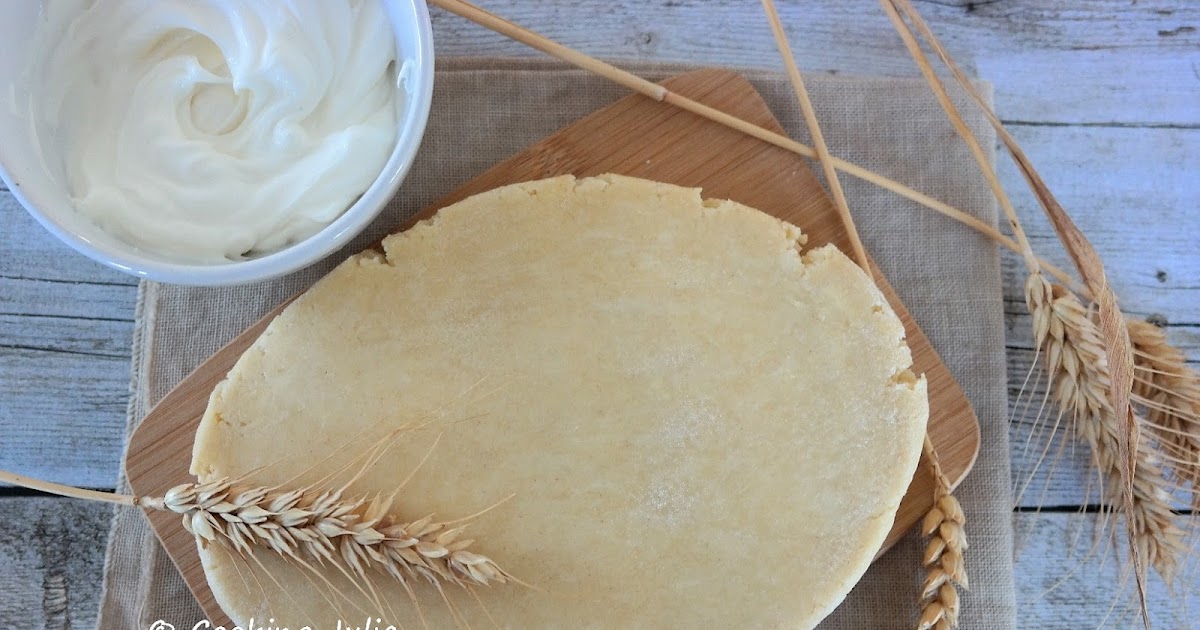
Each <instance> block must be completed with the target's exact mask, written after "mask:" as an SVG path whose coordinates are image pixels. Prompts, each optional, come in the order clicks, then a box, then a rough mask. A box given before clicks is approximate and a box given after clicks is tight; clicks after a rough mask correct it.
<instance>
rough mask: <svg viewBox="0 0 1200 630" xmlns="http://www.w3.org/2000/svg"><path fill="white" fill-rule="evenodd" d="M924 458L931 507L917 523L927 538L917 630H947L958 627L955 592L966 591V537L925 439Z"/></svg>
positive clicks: (959, 509) (958, 509) (958, 510)
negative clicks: (929, 467) (931, 481)
mask: <svg viewBox="0 0 1200 630" xmlns="http://www.w3.org/2000/svg"><path fill="white" fill-rule="evenodd" d="M925 456H926V458H927V459H929V461H930V464H931V465H932V468H933V476H934V480H935V484H934V495H933V507H932V508H931V509H930V510H929V512H928V513H927V514H926V515H925V518H924V519H923V520H922V521H921V534H922V535H924V536H928V537H929V543H928V544H927V545H926V546H925V554H924V556H923V557H922V559H921V564H922V565H923V566H924V567H925V583H924V586H923V587H922V588H921V596H920V603H921V614H920V616H919V617H918V618H917V630H949V629H951V628H957V627H958V613H959V607H960V605H959V597H958V588H959V587H961V588H963V589H966V588H968V585H967V570H966V562H965V561H964V560H963V554H964V552H966V550H967V534H966V529H965V528H964V526H965V525H966V522H967V517H966V515H965V514H963V510H962V506H961V505H960V504H959V503H958V499H956V498H954V495H952V494H951V493H950V481H949V480H948V479H946V475H945V474H944V473H943V472H942V467H941V465H940V464H938V461H939V460H938V458H937V451H936V450H934V448H933V442H931V441H930V440H929V436H928V435H926V436H925Z"/></svg>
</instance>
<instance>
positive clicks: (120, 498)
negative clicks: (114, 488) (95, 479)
mask: <svg viewBox="0 0 1200 630" xmlns="http://www.w3.org/2000/svg"><path fill="white" fill-rule="evenodd" d="M0 483H10V484H12V485H14V486H21V487H22V488H29V489H30V490H38V491H40V492H46V493H49V494H57V495H58V496H62V497H71V498H74V499H84V500H87V501H101V502H104V503H116V504H117V505H130V506H132V505H136V501H137V498H136V497H134V496H132V495H128V494H117V493H114V492H102V491H99V490H85V489H83V488H76V487H74V486H64V485H62V484H59V483H53V482H50V481H42V480H41V479H34V478H32V477H26V476H25V475H18V474H17V473H13V472H8V471H6V470H0Z"/></svg>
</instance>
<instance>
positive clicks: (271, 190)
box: [31, 0, 399, 263]
mask: <svg viewBox="0 0 1200 630" xmlns="http://www.w3.org/2000/svg"><path fill="white" fill-rule="evenodd" d="M45 18H46V19H45V22H44V23H43V25H42V30H43V32H42V33H39V34H38V37H37V38H36V40H35V43H36V44H37V45H39V46H40V47H41V50H40V51H39V63H38V64H37V67H35V68H34V86H33V93H32V95H31V98H32V99H33V106H34V107H33V111H35V112H37V116H38V117H39V119H38V120H37V121H35V133H36V134H37V135H38V138H39V143H40V145H41V148H42V152H43V154H44V157H45V158H46V161H47V165H48V166H49V167H50V168H52V169H55V170H58V169H61V176H62V177H63V178H64V180H65V183H66V185H67V188H68V189H69V191H70V194H71V197H72V200H73V202H74V203H75V205H76V207H77V208H78V210H79V211H80V212H82V213H84V214H86V215H87V216H89V217H90V218H91V219H92V220H94V221H95V222H96V223H98V224H99V225H100V226H101V227H103V228H104V229H105V230H106V231H108V232H110V233H112V234H114V235H116V236H118V237H119V238H121V239H123V240H126V241H128V242H130V243H132V244H134V245H136V246H137V247H139V248H141V249H143V250H145V251H147V252H150V253H154V254H158V255H161V256H164V257H166V258H168V259H171V260H174V261H179V262H199V263H219V262H223V261H231V260H241V259H244V258H247V257H254V256H256V255H260V254H263V253H268V252H271V251H275V250H278V249H280V248H283V247H286V246H287V245H289V244H291V243H294V242H297V241H300V240H303V239H305V238H307V237H309V236H311V235H313V234H314V233H316V232H317V231H319V230H320V229H321V228H323V227H325V226H327V225H329V224H330V223H331V222H332V221H333V220H334V219H336V218H337V217H338V216H339V215H340V214H341V213H342V212H344V211H345V210H346V208H347V207H349V206H350V205H351V204H353V202H354V201H355V200H356V199H357V197H358V196H359V195H361V194H362V193H363V192H364V191H365V190H366V189H367V188H368V187H369V186H370V185H371V183H372V182H374V180H375V179H376V178H377V177H378V176H379V173H380V171H381V170H382V168H383V166H384V164H385V163H386V162H387V160H388V157H389V155H390V154H391V151H392V148H393V146H394V144H395V141H396V120H397V111H398V107H399V104H398V102H397V101H398V96H397V92H398V91H397V89H396V87H395V77H396V47H395V43H394V40H393V35H392V31H391V28H390V24H389V22H388V18H387V16H386V14H385V12H384V9H383V7H382V5H381V3H380V1H379V0H290V1H289V2H274V1H262V0H94V1H92V2H78V1H73V2H66V3H62V2H50V3H48V4H47V8H46V16H45Z"/></svg>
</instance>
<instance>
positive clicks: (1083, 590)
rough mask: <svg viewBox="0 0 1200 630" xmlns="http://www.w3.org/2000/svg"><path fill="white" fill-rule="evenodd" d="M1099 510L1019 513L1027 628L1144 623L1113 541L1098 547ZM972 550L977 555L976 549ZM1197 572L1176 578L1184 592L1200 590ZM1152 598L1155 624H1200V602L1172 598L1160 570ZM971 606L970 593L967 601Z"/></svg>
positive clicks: (1020, 589)
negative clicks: (1199, 618)
mask: <svg viewBox="0 0 1200 630" xmlns="http://www.w3.org/2000/svg"><path fill="white" fill-rule="evenodd" d="M1100 523H1102V521H1101V519H1100V518H1099V517H1098V515H1096V514H1075V513H1065V514H1063V513H1058V514H1048V513H1042V514H1036V513H1019V514H1015V515H1014V517H1013V524H1014V528H1015V535H1016V540H1015V545H1016V548H1015V552H1014V564H1015V566H1014V572H1015V575H1016V578H1017V579H1016V589H1017V592H1016V596H1017V619H1018V624H1019V627H1021V628H1038V629H1039V630H1077V629H1079V628H1100V627H1104V628H1140V627H1141V617H1140V613H1139V612H1138V610H1137V608H1136V606H1135V604H1134V600H1133V599H1132V596H1131V595H1132V593H1133V585H1132V582H1131V581H1126V582H1125V584H1126V588H1125V590H1124V591H1123V593H1124V595H1123V596H1122V595H1120V594H1119V592H1118V589H1119V588H1120V585H1121V584H1122V578H1123V576H1122V572H1121V570H1120V568H1119V567H1118V565H1117V563H1116V562H1115V561H1114V559H1113V556H1112V554H1111V553H1108V552H1107V551H1106V550H1108V549H1111V546H1109V545H1108V544H1107V539H1102V540H1101V547H1100V548H1099V549H1098V550H1096V551H1092V547H1093V542H1094V541H1095V540H1096V539H1097V533H1098V532H1100V531H1111V529H1108V528H1110V526H1108V525H1105V526H1103V527H1105V528H1106V529H1104V530H1101V526H1100V525H1099V524H1100ZM967 553H970V551H968V552H967ZM1194 569H1195V562H1194V560H1193V563H1192V566H1191V567H1190V571H1191V572H1189V573H1184V574H1183V575H1182V576H1181V578H1180V579H1179V580H1178V581H1177V583H1176V588H1177V592H1178V593H1179V594H1180V595H1189V594H1190V595H1191V596H1192V599H1194V598H1195V596H1196V595H1197V594H1200V577H1198V576H1197V574H1196V573H1195V572H1194ZM1147 599H1148V602H1149V608H1150V611H1151V619H1152V621H1153V622H1154V627H1155V628H1180V629H1187V628H1195V627H1196V626H1195V623H1196V622H1195V620H1196V618H1197V617H1196V610H1195V604H1194V603H1192V605H1191V606H1192V607H1191V608H1189V607H1188V606H1187V603H1188V600H1187V599H1184V598H1179V597H1172V594H1171V593H1170V592H1169V590H1168V589H1167V588H1166V586H1165V585H1164V584H1163V582H1162V580H1160V579H1159V578H1158V577H1157V576H1152V577H1151V579H1150V582H1149V588H1148V592H1147ZM970 605H971V596H970V593H968V594H966V596H965V597H964V599H963V606H970Z"/></svg>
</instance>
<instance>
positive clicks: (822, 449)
mask: <svg viewBox="0 0 1200 630" xmlns="http://www.w3.org/2000/svg"><path fill="white" fill-rule="evenodd" d="M803 240H804V239H803V236H802V234H801V232H800V230H799V229H798V228H796V227H795V226H792V225H789V224H787V223H784V222H781V221H779V220H777V219H775V218H772V217H770V216H768V215H766V214H764V213H762V212H759V211H757V210H754V209H751V208H747V207H745V206H742V205H740V204H737V203H734V202H730V201H713V200H702V199H701V196H700V191H699V190H694V189H686V188H680V187H676V186H671V185H667V184H660V183H655V182H650V181H645V180H639V179H632V178H628V177H621V176H615V175H606V176H601V177H593V178H587V179H575V178H573V177H570V176H566V177H557V178H552V179H547V180H542V181H536V182H529V183H523V184H517V185H512V186H506V187H503V188H499V189H496V190H492V191H490V192H486V193H483V194H480V195H477V196H475V197H472V198H470V199H467V200H465V201H462V202H460V203H457V204H454V205H453V206H450V207H447V208H445V209H443V210H441V211H440V212H439V213H438V214H437V215H436V216H435V217H434V218H433V219H431V220H429V221H426V222H424V223H421V224H419V225H417V226H415V227H413V228H412V229H410V230H408V231H406V232H403V233H400V234H396V235H393V236H391V237H389V238H388V239H386V240H385V241H384V243H383V247H382V251H381V252H368V253H365V254H362V255H358V256H355V257H353V258H351V259H349V260H348V261H346V262H345V263H343V264H342V265H341V266H339V267H338V268H337V269H335V270H334V271H333V272H332V273H330V274H329V275H328V276H327V277H326V278H324V279H323V280H321V281H320V282H318V283H317V284H316V285H315V286H314V287H313V288H312V289H310V290H309V291H308V292H307V293H305V294H304V295H303V296H302V297H300V298H299V299H297V300H296V301H295V302H294V303H293V304H291V305H290V306H289V307H288V308H287V309H286V310H285V311H284V312H283V313H282V314H281V315H280V316H279V317H278V318H276V319H275V320H274V322H273V323H272V324H271V325H270V327H269V328H268V329H267V330H266V332H264V333H263V335H262V336H261V337H260V338H259V339H258V341H257V342H255V343H254V345H253V346H252V347H251V348H250V349H249V350H247V351H246V353H245V354H244V355H243V356H242V357H241V359H240V360H239V361H238V363H237V365H236V366H235V367H234V368H233V370H232V371H231V372H230V373H229V376H228V378H227V379H226V380H225V381H224V382H222V383H221V384H220V385H219V386H218V387H217V388H216V390H215V391H214V392H213V394H212V398H211V402H210V405H209V408H208V411H207V413H206V414H205V416H204V419H203V421H202V423H201V425H200V428H199V431H198V433H197V435H196V445H195V451H194V455H193V462H192V470H193V472H194V473H195V474H196V475H198V476H199V477H200V478H201V479H202V480H209V479H212V478H215V477H220V476H226V475H236V474H240V473H244V472H246V471H249V470H252V469H255V468H257V467H260V466H266V465H268V464H270V466H268V467H267V468H265V469H263V470H262V471H260V472H258V473H256V474H255V477H254V479H255V481H256V482H259V483H267V484H273V483H281V482H284V481H287V480H289V479H290V478H292V477H293V476H295V475H297V474H301V477H300V479H301V480H310V481H311V480H314V479H316V478H317V477H320V476H322V475H323V474H324V473H326V472H329V471H332V470H334V469H336V468H338V467H340V466H342V465H343V464H344V463H346V462H347V461H348V460H350V459H352V458H353V456H354V455H356V454H358V453H359V452H361V451H363V450H365V449H366V448H367V447H369V446H370V445H372V444H374V443H375V442H376V441H377V440H378V439H379V438H380V436H382V435H383V434H385V433H386V432H387V431H388V430H390V429H391V428H393V427H396V426H401V425H404V424H406V423H407V424H409V425H411V426H414V427H415V426H421V428H419V429H413V430H411V431H409V432H407V433H405V434H404V436H403V438H402V439H401V440H400V441H399V443H398V445H397V446H396V447H395V448H393V449H391V450H389V451H388V452H387V455H386V456H385V457H384V458H383V460H382V461H381V462H380V463H379V464H378V465H377V466H375V467H374V468H373V469H371V470H370V471H369V472H368V474H367V475H365V476H364V477H363V478H362V479H361V480H360V481H359V482H357V483H356V484H355V486H354V489H355V491H357V492H362V493H375V492H385V493H386V492H390V491H392V490H394V489H395V488H396V487H397V486H398V485H399V484H400V483H401V482H402V481H403V480H404V479H405V478H406V477H408V476H409V474H410V472H411V471H412V470H413V469H414V468H416V467H417V464H418V463H419V462H420V461H421V459H422V458H423V457H425V455H426V454H427V453H428V454H429V458H428V461H426V462H425V463H424V465H423V466H421V467H420V468H419V470H417V472H416V474H415V475H413V476H412V479H411V480H410V481H408V483H407V484H406V485H405V486H404V488H403V490H402V492H401V493H400V495H399V498H398V500H397V502H396V510H397V511H398V513H399V514H400V515H402V516H404V517H406V518H408V519H410V520H415V519H417V518H420V517H422V516H425V515H426V514H429V513H436V514H437V515H438V517H439V518H441V519H445V520H450V519H457V518H460V517H463V516H467V515H470V514H472V513H475V512H477V511H479V510H481V509H484V508H486V507H488V506H491V505H494V504H496V503H497V502H499V501H502V500H503V499H504V498H505V497H508V496H509V495H512V498H511V499H509V500H508V501H505V502H503V503H502V504H501V505H499V506H497V507H495V508H494V509H492V510H491V511H489V512H487V513H485V514H483V515H481V516H479V517H478V518H476V519H474V521H473V523H472V525H471V527H470V529H469V530H468V532H469V534H470V537H471V538H475V539H477V540H478V542H477V543H475V546H474V547H473V549H474V550H476V551H478V552H480V553H484V554H486V555H488V556H490V557H491V558H492V559H494V560H495V561H496V562H497V563H498V564H500V566H502V567H504V568H505V569H507V570H508V571H510V572H511V573H512V574H514V575H516V576H517V577H519V578H521V579H522V580H524V581H526V582H528V583H530V584H532V585H534V586H536V587H537V588H536V589H530V588H525V587H522V586H518V585H512V584H509V585H496V586H491V587H489V588H481V589H476V591H475V594H476V595H478V600H476V598H475V597H474V596H473V595H472V594H471V593H468V592H465V591H463V590H462V589H460V588H457V587H448V588H447V589H446V593H447V596H448V597H449V601H450V603H451V604H452V605H453V606H454V608H455V609H456V610H457V611H458V612H459V614H461V615H462V616H463V617H464V618H465V619H466V620H467V621H468V622H469V623H470V626H471V627H473V628H486V627H492V624H491V621H489V620H488V618H487V616H486V615H485V613H484V611H483V607H486V609H487V612H488V613H490V615H491V617H492V618H494V619H495V621H496V622H497V623H498V624H499V625H500V626H501V627H505V628H572V629H574V628H621V629H626V628H765V627H787V628H797V627H809V626H812V625H814V624H816V623H817V621H819V620H820V619H821V618H823V617H824V616H825V615H827V614H828V613H829V612H830V611H831V610H832V609H833V608H834V607H835V606H836V605H837V604H838V603H839V602H840V601H841V600H842V598H843V597H844V596H845V595H846V593H847V592H848V591H849V590H850V588H851V586H853V584H854V583H855V581H857V580H858V578H859V577H860V576H861V575H862V573H863V572H864V571H865V570H866V568H867V566H868V565H869V563H870V561H871V558H872V556H873V555H874V554H875V553H876V551H877V550H878V549H879V547H880V545H881V543H882V541H883V539H884V536H885V535H886V533H887V532H888V530H889V528H890V527H891V525H892V521H893V518H894V516H895V513H896V509H897V506H898V505H899V502H900V498H901V496H902V495H903V494H904V491H905V489H906V487H907V486H908V483H909V481H910V479H911V477H912V474H913V471H914V469H915V467H916V464H917V459H918V456H919V453H920V448H921V442H922V436H923V434H924V431H925V423H926V419H927V416H928V409H927V399H926V392H925V381H924V379H923V378H921V377H916V376H914V375H913V374H912V373H911V372H909V370H908V369H909V367H910V364H911V360H910V355H909V349H908V347H907V346H906V345H905V342H904V330H903V327H902V325H901V323H900V321H899V320H898V319H897V317H896V315H895V314H894V312H893V311H892V309H891V308H890V307H889V306H888V304H887V302H886V301H885V299H884V297H883V295H882V294H881V293H880V292H879V291H878V290H877V289H876V288H875V286H874V285H873V284H872V283H871V281H870V280H869V279H868V278H867V276H866V275H865V274H864V273H863V272H862V271H861V270H859V269H858V268H857V267H856V266H855V265H854V264H853V263H852V262H851V261H850V260H849V259H848V258H846V256H844V255H843V254H842V253H840V252H839V251H837V250H836V249H834V248H833V247H831V246H826V247H821V248H818V249H815V250H812V251H807V252H804V253H803V255H802V254H801V251H800V250H801V243H802V242H803ZM435 441H436V446H433V444H434V442H435ZM347 443H349V444H350V447H347V448H339V447H343V446H345V445H346V444H347ZM310 468H311V470H309V469H310ZM305 471H307V472H305ZM201 556H202V559H203V562H204V568H205V571H206V573H207V576H208V580H209V582H210V584H211V585H212V588H213V591H214V593H215V594H216V596H217V599H218V601H219V603H220V604H221V606H222V607H223V608H224V609H225V610H226V611H227V612H228V613H229V614H230V616H231V617H232V618H233V619H234V620H235V621H238V622H241V623H246V622H248V621H249V620H250V618H251V617H253V618H254V619H255V622H256V623H258V624H262V625H266V624H267V623H268V621H267V620H268V619H272V620H274V622H273V623H274V624H276V625H278V626H283V625H286V626H289V627H290V628H292V629H293V630H295V629H296V628H299V627H301V626H303V625H310V626H311V627H313V628H318V627H320V628H334V627H336V623H337V621H338V620H342V622H343V627H345V626H346V624H347V623H348V624H349V625H350V626H351V627H353V626H361V625H363V621H364V619H366V618H367V615H370V617H371V619H372V623H375V621H374V620H375V619H379V620H381V621H380V622H379V623H378V627H380V628H383V627H386V625H387V624H389V623H391V624H395V625H396V626H397V627H399V626H400V623H397V621H399V622H402V623H403V627H406V628H419V627H421V624H422V622H421V620H420V619H419V618H418V616H417V613H416V608H415V607H414V604H413V603H412V602H411V601H410V600H409V598H408V596H407V595H406V594H405V593H404V592H403V591H402V590H401V589H400V588H399V587H398V586H397V585H396V584H395V583H393V582H392V581H391V580H390V579H389V578H387V577H386V576H384V575H382V574H380V575H379V576H378V579H376V580H375V581H374V583H373V584H372V586H373V588H374V589H376V590H377V591H378V593H379V594H380V595H381V596H382V597H383V598H384V599H385V600H386V601H387V606H386V608H387V610H375V609H372V606H371V605H370V604H368V603H367V602H369V601H370V600H369V599H368V598H367V597H366V596H364V595H363V594H361V593H360V592H359V591H358V590H356V589H355V587H353V586H351V585H349V584H348V583H347V582H346V580H345V578H344V577H341V576H340V575H339V574H338V573H337V571H332V570H327V571H325V572H324V575H325V576H326V577H325V578H323V579H317V578H314V577H312V576H311V575H307V574H306V573H305V572H304V571H302V570H300V569H298V568H296V567H294V566H291V565H288V564H286V563H285V562H282V561H280V560H279V559H278V558H276V557H272V556H271V554H269V553H261V554H258V555H257V556H256V557H255V559H253V560H246V559H240V558H235V557H233V556H231V555H230V553H229V552H228V551H226V550H225V549H224V548H222V547H220V546H215V545H210V546H208V547H207V548H202V549H201ZM325 580H328V582H326V581H325ZM331 585H332V586H334V587H336V589H337V590H338V591H340V592H341V593H342V596H337V595H333V594H331V592H330V591H331ZM417 597H418V603H417V605H419V607H420V611H421V613H422V614H423V616H424V619H425V622H426V623H428V624H429V627H432V628H444V627H455V624H454V621H453V620H452V618H451V617H450V616H449V614H448V612H447V605H446V603H445V602H443V600H442V599H441V597H440V596H439V595H438V594H437V592H436V591H434V590H433V589H431V588H429V587H427V586H419V587H418V592H417Z"/></svg>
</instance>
